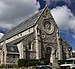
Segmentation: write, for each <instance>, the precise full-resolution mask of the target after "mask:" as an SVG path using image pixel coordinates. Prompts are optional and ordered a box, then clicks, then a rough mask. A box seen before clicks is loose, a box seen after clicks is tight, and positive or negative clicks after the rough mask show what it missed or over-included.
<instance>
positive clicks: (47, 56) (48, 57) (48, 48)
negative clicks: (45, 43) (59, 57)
mask: <svg viewBox="0 0 75 69" xmlns="http://www.w3.org/2000/svg"><path fill="white" fill-rule="evenodd" d="M51 52H52V48H51V47H47V48H46V49H45V59H46V60H47V61H48V62H50V58H51Z"/></svg>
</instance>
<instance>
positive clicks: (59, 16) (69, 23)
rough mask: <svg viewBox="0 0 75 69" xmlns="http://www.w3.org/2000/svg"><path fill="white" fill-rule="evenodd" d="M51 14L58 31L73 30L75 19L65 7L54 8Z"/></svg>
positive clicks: (74, 28)
mask: <svg viewBox="0 0 75 69" xmlns="http://www.w3.org/2000/svg"><path fill="white" fill-rule="evenodd" d="M51 13H52V15H53V17H54V19H55V21H56V23H57V25H58V27H59V29H60V30H69V29H72V30H75V17H74V16H73V14H72V13H71V10H70V9H69V8H68V7H67V6H62V7H56V8H54V9H52V10H51Z"/></svg>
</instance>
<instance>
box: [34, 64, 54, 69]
mask: <svg viewBox="0 0 75 69" xmlns="http://www.w3.org/2000/svg"><path fill="white" fill-rule="evenodd" d="M33 69H54V68H52V67H50V66H49V65H38V66H36V67H34V68H33Z"/></svg>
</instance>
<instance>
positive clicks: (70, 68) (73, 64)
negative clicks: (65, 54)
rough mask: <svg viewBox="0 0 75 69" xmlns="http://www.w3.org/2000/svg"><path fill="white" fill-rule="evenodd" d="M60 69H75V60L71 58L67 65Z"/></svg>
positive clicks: (62, 65)
mask: <svg viewBox="0 0 75 69" xmlns="http://www.w3.org/2000/svg"><path fill="white" fill-rule="evenodd" d="M60 69H75V58H69V59H67V60H66V61H65V64H61V65H60Z"/></svg>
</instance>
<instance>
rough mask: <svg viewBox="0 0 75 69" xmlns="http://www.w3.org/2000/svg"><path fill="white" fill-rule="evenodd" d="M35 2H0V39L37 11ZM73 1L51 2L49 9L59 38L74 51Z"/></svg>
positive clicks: (7, 0) (74, 14)
mask: <svg viewBox="0 0 75 69" xmlns="http://www.w3.org/2000/svg"><path fill="white" fill-rule="evenodd" d="M39 7H40V6H39V3H38V4H37V5H36V0H0V38H1V37H2V36H3V35H4V33H5V32H7V31H8V30H10V29H12V28H13V27H15V26H16V25H18V24H20V23H21V22H23V21H24V20H25V19H26V18H28V17H29V16H31V15H33V14H34V13H35V12H37V11H38V8H39ZM74 7H75V0H51V2H50V3H49V9H50V11H51V13H52V15H53V17H54V19H55V21H56V23H57V25H58V27H59V29H60V33H61V36H62V37H64V38H65V39H66V40H67V42H68V43H69V44H70V45H71V46H72V48H73V50H75V46H74V45H75V9H74Z"/></svg>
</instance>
